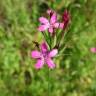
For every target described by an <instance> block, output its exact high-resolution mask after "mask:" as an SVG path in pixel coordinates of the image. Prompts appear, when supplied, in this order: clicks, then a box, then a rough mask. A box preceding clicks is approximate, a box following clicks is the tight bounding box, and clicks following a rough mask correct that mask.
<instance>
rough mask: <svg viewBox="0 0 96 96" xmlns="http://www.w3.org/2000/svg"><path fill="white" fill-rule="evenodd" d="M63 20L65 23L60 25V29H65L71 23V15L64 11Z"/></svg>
mask: <svg viewBox="0 0 96 96" xmlns="http://www.w3.org/2000/svg"><path fill="white" fill-rule="evenodd" d="M62 19H63V22H62V23H60V28H61V29H65V28H66V27H67V25H68V23H69V20H70V14H69V12H68V11H67V10H65V11H64V14H63V17H62Z"/></svg>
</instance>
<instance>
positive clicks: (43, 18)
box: [39, 17, 49, 24]
mask: <svg viewBox="0 0 96 96" xmlns="http://www.w3.org/2000/svg"><path fill="white" fill-rule="evenodd" d="M39 21H40V22H41V23H42V24H47V23H49V21H48V19H46V18H45V17H40V18H39Z"/></svg>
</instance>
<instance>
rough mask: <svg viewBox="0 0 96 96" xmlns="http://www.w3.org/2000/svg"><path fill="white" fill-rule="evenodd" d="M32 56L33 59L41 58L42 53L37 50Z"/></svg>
mask: <svg viewBox="0 0 96 96" xmlns="http://www.w3.org/2000/svg"><path fill="white" fill-rule="evenodd" d="M31 56H32V58H40V56H41V53H40V52H39V51H36V50H35V51H32V52H31Z"/></svg>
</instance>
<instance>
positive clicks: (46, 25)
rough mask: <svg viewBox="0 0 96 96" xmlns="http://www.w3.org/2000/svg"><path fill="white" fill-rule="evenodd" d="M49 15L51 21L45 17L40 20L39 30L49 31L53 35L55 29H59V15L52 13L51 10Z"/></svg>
mask: <svg viewBox="0 0 96 96" xmlns="http://www.w3.org/2000/svg"><path fill="white" fill-rule="evenodd" d="M48 14H51V16H50V20H48V19H47V18H45V17H40V18H39V21H40V23H41V25H40V26H39V28H38V30H39V31H45V30H47V29H48V31H49V32H50V33H53V31H54V29H55V28H58V27H59V23H58V22H57V14H56V13H55V12H51V10H49V12H48Z"/></svg>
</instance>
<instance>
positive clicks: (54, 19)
mask: <svg viewBox="0 0 96 96" xmlns="http://www.w3.org/2000/svg"><path fill="white" fill-rule="evenodd" d="M56 21H57V14H56V13H53V15H52V16H51V19H50V23H51V24H54V23H55V22H56Z"/></svg>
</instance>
